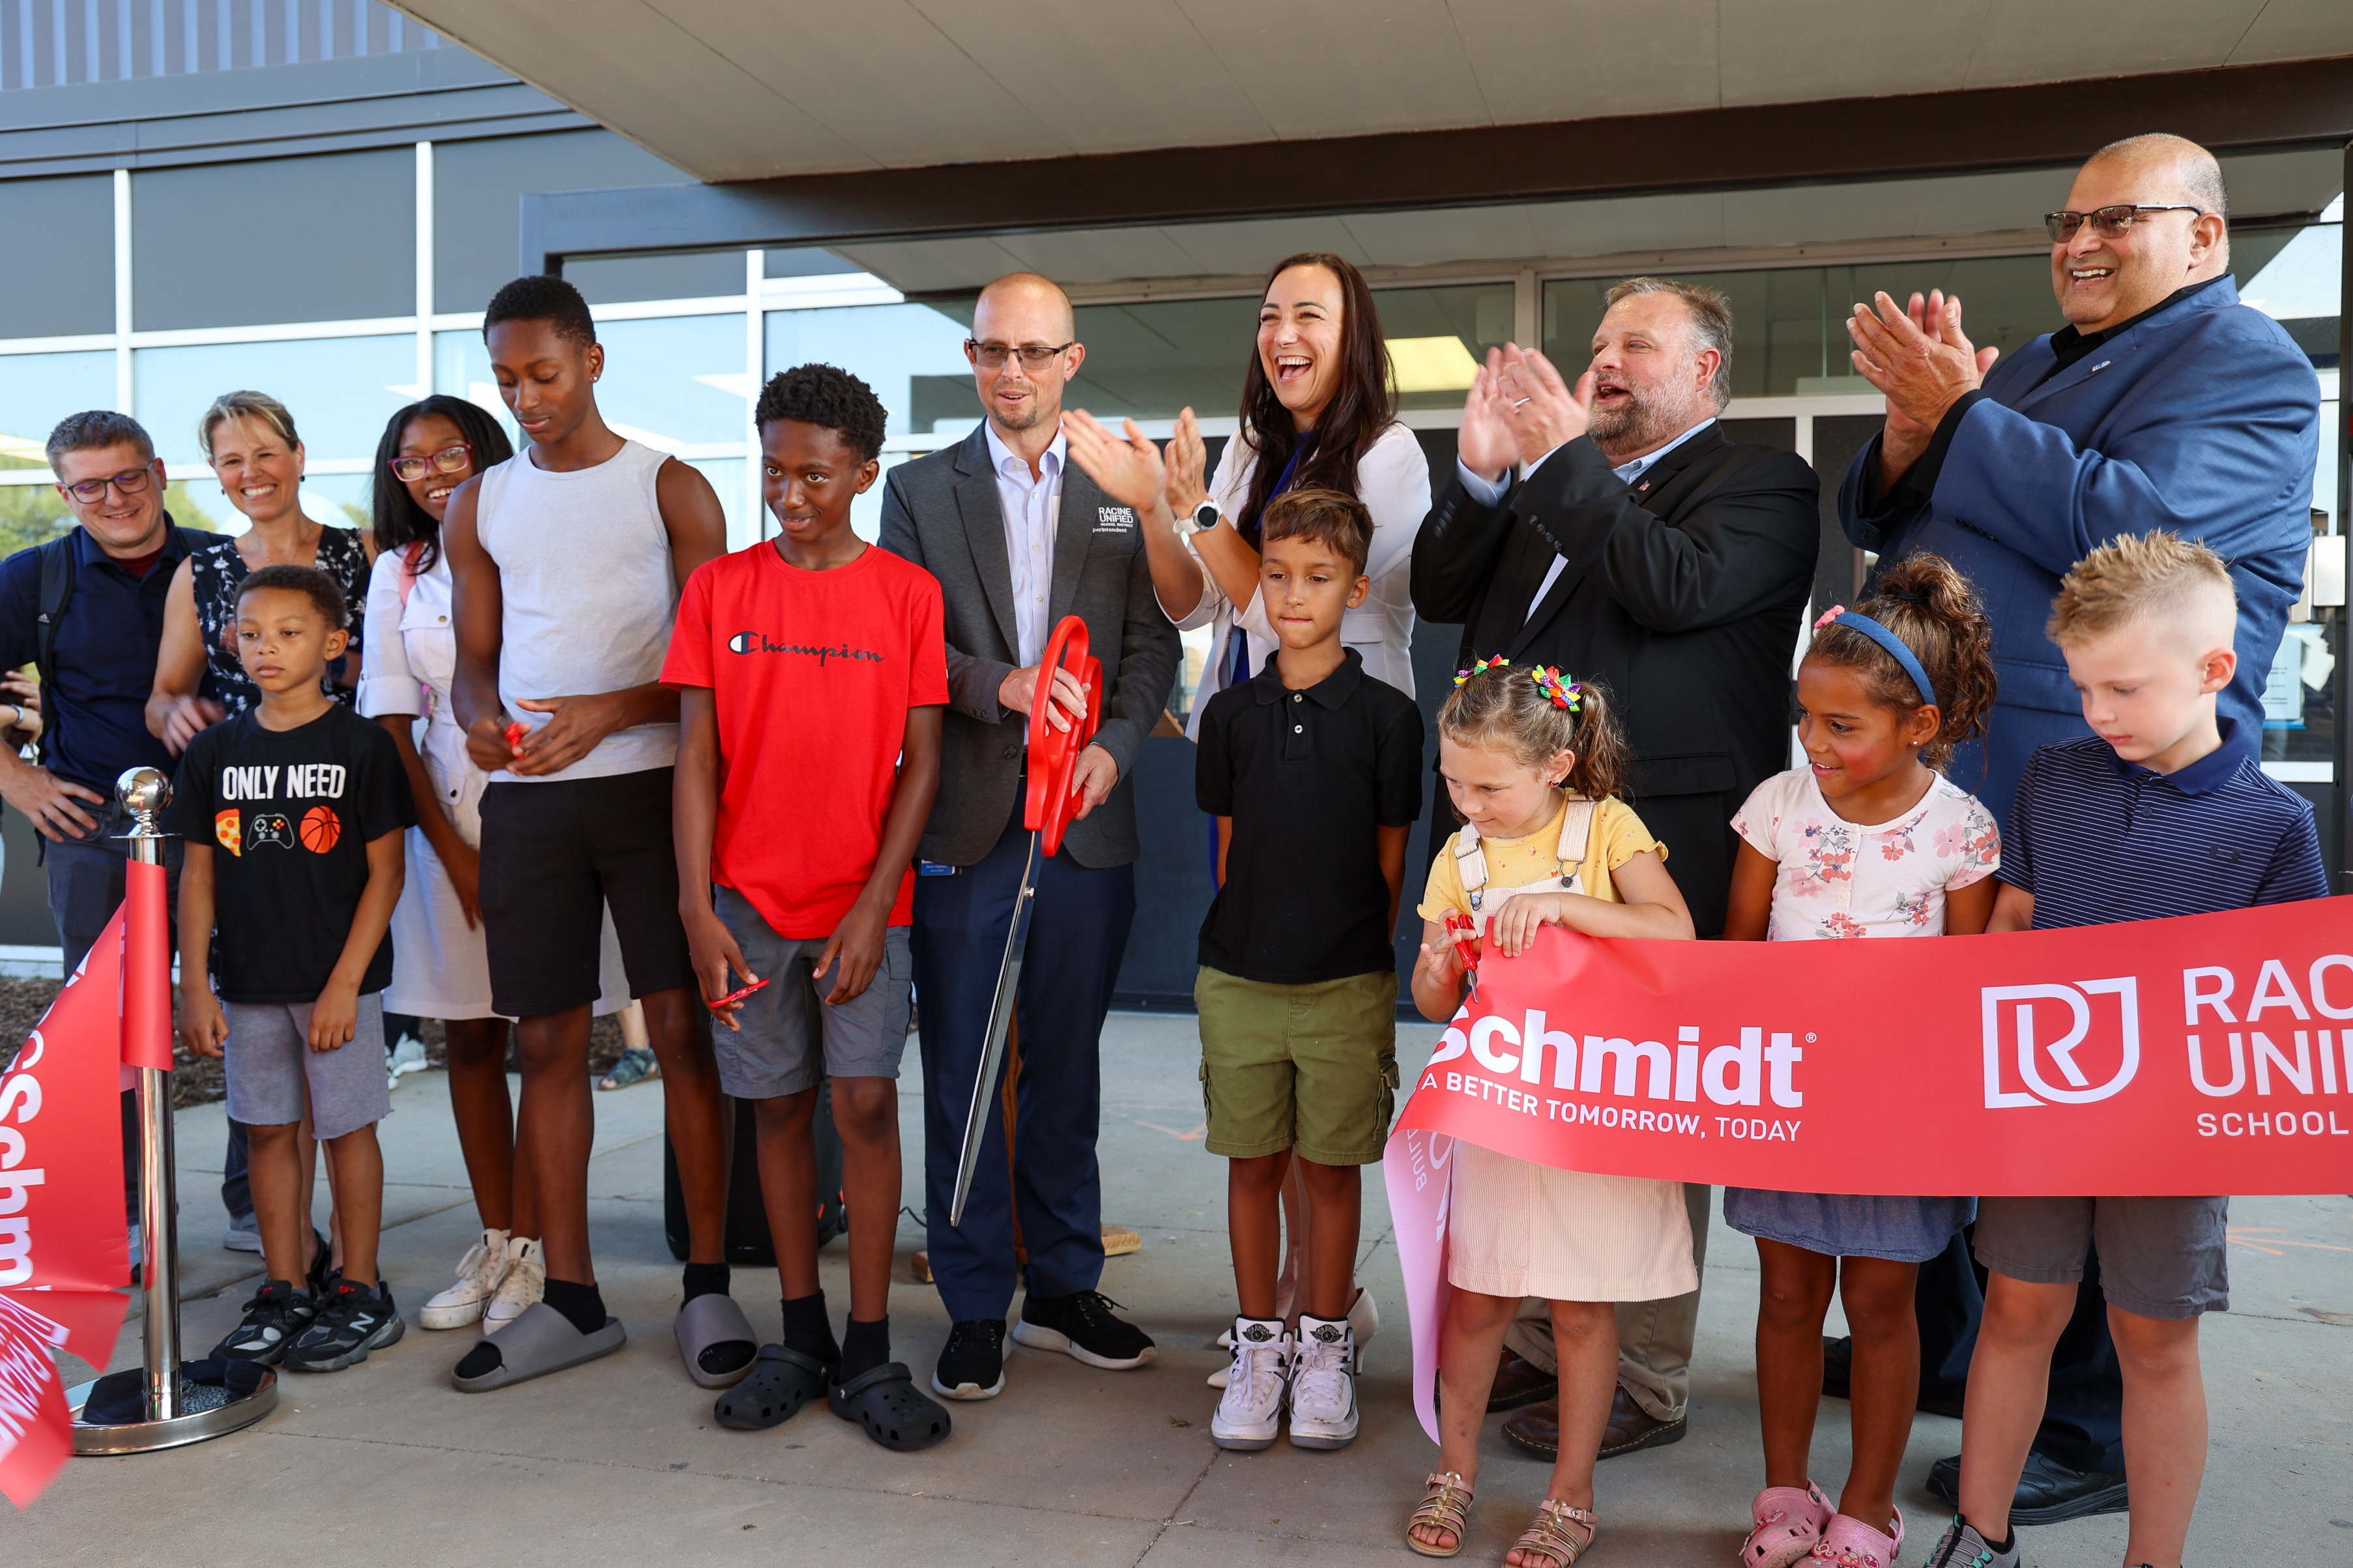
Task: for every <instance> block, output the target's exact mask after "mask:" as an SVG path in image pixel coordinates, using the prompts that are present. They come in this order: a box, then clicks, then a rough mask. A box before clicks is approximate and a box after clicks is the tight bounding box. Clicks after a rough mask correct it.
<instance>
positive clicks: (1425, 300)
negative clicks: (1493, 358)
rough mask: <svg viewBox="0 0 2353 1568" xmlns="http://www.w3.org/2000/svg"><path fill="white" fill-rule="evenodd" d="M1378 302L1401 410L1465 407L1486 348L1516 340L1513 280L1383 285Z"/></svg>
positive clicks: (1375, 295)
mask: <svg viewBox="0 0 2353 1568" xmlns="http://www.w3.org/2000/svg"><path fill="white" fill-rule="evenodd" d="M1373 302H1374V303H1375V304H1377V305H1378V306H1379V307H1380V312H1381V333H1382V335H1383V336H1384V337H1386V338H1387V339H1388V345H1389V363H1390V365H1391V367H1392V368H1393V369H1394V371H1395V372H1396V374H1397V384H1398V407H1400V408H1460V407H1461V406H1462V395H1463V394H1464V393H1466V392H1468V391H1470V390H1471V380H1472V376H1473V375H1474V374H1476V373H1477V371H1478V369H1479V366H1480V364H1481V363H1482V362H1483V361H1484V360H1485V359H1486V357H1487V351H1488V350H1489V349H1492V348H1501V347H1503V345H1504V344H1505V343H1507V342H1510V341H1511V339H1512V317H1513V314H1514V291H1513V288H1512V285H1511V284H1510V283H1508V282H1504V283H1474V284H1469V285H1464V286H1461V287H1457V288H1450V289H1377V290H1375V292H1374V295H1373Z"/></svg>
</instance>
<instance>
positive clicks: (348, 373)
mask: <svg viewBox="0 0 2353 1568" xmlns="http://www.w3.org/2000/svg"><path fill="white" fill-rule="evenodd" d="M416 374H417V340H416V339H415V338H414V337H411V336H407V335H406V334H404V335H401V336H397V337H373V338H319V339H312V340H309V341H304V342H280V343H209V344H205V345H202V346H199V347H193V348H166V349H139V350H136V351H134V357H133V359H132V380H133V384H134V385H135V386H136V387H137V395H136V397H135V402H136V403H137V405H138V406H137V409H136V413H137V415H138V416H139V422H140V423H141V424H142V425H144V426H147V429H148V433H149V434H150V435H152V436H153V437H155V446H156V449H157V450H158V451H159V452H160V453H161V454H162V455H163V456H164V458H165V459H166V460H167V461H169V462H171V463H174V464H178V465H184V466H192V467H194V468H199V469H201V468H203V467H204V458H203V448H201V447H198V446H197V444H196V421H197V420H198V419H200V418H202V417H203V416H204V412H205V410H206V409H207V408H209V407H211V406H212V403H213V399H215V398H216V397H218V396H219V395H221V394H222V393H224V392H230V391H234V390H236V389H237V388H240V387H250V388H252V389H254V390H256V391H259V392H266V393H268V394H269V395H270V396H272V397H275V398H276V399H278V401H280V403H283V404H284V405H286V407H287V411H288V412H290V414H292V415H293V416H294V428H295V429H296V430H297V431H299V432H300V433H301V437H302V444H303V447H304V448H305V450H306V451H307V452H308V454H309V456H310V457H311V458H312V459H313V460H317V459H320V458H363V459H364V458H373V457H375V446H376V442H377V441H378V440H379V439H380V438H382V437H383V435H384V426H385V422H386V421H387V420H389V419H390V418H391V417H392V416H393V415H394V414H396V413H397V412H398V411H399V410H400V409H401V407H402V406H403V405H406V404H408V403H411V402H414V401H415V400H416V397H417V386H416V384H415V381H414V378H415V376H416Z"/></svg>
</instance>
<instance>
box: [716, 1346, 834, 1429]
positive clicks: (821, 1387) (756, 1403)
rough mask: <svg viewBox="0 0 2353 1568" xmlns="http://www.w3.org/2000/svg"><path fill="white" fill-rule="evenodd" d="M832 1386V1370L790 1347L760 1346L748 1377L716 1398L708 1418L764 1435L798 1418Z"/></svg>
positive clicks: (721, 1423) (724, 1424)
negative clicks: (769, 1430) (812, 1401)
mask: <svg viewBox="0 0 2353 1568" xmlns="http://www.w3.org/2000/svg"><path fill="white" fill-rule="evenodd" d="M832 1382H833V1368H831V1367H829V1366H828V1365H826V1363H823V1362H821V1361H818V1360H816V1359H815V1358H813V1357H810V1356H805V1355H803V1354H801V1352H798V1351H797V1350H795V1349H793V1348H792V1346H790V1345H762V1346H761V1347H760V1353H759V1355H758V1356H757V1357H755V1358H754V1360H753V1363H752V1370H751V1372H750V1373H749V1374H747V1375H746V1376H745V1377H744V1380H743V1381H742V1382H741V1383H738V1384H736V1385H735V1386H734V1387H733V1388H731V1389H729V1390H728V1391H727V1392H726V1393H724V1394H721V1395H720V1396H719V1403H718V1404H717V1405H713V1406H712V1410H711V1414H712V1418H713V1419H714V1420H716V1421H717V1422H718V1423H719V1424H720V1425H721V1426H729V1427H733V1429H734V1430H736V1431H738V1432H765V1431H766V1430H767V1429H768V1428H769V1427H771V1426H783V1425H784V1424H785V1423H786V1422H787V1421H789V1420H791V1419H792V1418H793V1417H794V1416H796V1415H799V1414H800V1409H801V1406H802V1405H807V1403H808V1402H809V1401H810V1400H812V1399H815V1398H816V1397H817V1396H818V1394H823V1393H825V1392H826V1388H827V1385H828V1384H831V1383H832Z"/></svg>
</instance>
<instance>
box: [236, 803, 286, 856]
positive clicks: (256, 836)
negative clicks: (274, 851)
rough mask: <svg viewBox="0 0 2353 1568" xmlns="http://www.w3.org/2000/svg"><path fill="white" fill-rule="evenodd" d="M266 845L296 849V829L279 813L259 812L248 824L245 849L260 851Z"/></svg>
mask: <svg viewBox="0 0 2353 1568" xmlns="http://www.w3.org/2000/svg"><path fill="white" fill-rule="evenodd" d="M265 844H275V845H277V846H278V847H280V848H281V849H291V848H293V847H294V828H293V826H292V825H291V824H290V823H289V822H288V821H287V820H286V815H285V813H283V812H278V811H258V812H256V813H254V814H253V819H252V820H251V821H250V822H248V823H247V824H246V828H245V847H247V848H248V849H259V848H260V847H262V846H263V845H265Z"/></svg>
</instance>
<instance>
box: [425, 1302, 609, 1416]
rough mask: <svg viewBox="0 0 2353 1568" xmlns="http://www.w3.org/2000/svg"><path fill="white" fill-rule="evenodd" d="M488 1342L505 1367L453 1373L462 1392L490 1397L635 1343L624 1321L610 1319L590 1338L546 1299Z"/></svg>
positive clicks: (526, 1310)
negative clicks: (468, 1374) (470, 1374)
mask: <svg viewBox="0 0 2353 1568" xmlns="http://www.w3.org/2000/svg"><path fill="white" fill-rule="evenodd" d="M628 1342H629V1333H628V1330H627V1329H624V1328H623V1327H621V1320H620V1319H618V1318H607V1319H606V1320H605V1326H604V1327H603V1328H601V1329H598V1330H597V1331H596V1332H595V1333H593V1334H584V1333H582V1332H581V1331H579V1330H578V1329H575V1328H574V1327H573V1326H572V1320H571V1319H569V1318H567V1317H565V1315H564V1314H563V1313H561V1312H559V1311H557V1310H555V1309H554V1308H553V1307H551V1306H549V1305H548V1304H547V1303H546V1302H544V1301H534V1302H533V1303H532V1304H531V1305H530V1306H528V1307H526V1308H524V1309H523V1310H522V1316H521V1317H519V1318H517V1319H516V1320H515V1321H513V1322H512V1323H509V1324H508V1325H507V1326H506V1327H505V1328H503V1329H501V1330H500V1331H499V1332H498V1337H497V1338H496V1339H490V1340H484V1341H483V1343H485V1344H493V1345H496V1346H497V1347H498V1351H499V1364H498V1365H496V1366H494V1367H492V1368H491V1370H490V1371H488V1372H486V1373H482V1374H481V1375H480V1376H479V1377H460V1376H459V1375H458V1373H455V1372H452V1373H450V1374H449V1381H450V1383H451V1384H453V1385H455V1386H456V1387H457V1388H458V1389H459V1391H460V1392H462V1393H466V1394H488V1393H489V1392H490V1391H491V1390H492V1389H494V1388H505V1387H507V1386H509V1385H510V1384H517V1383H529V1382H530V1381H531V1380H532V1379H533V1378H534V1377H545V1376H546V1375H547V1374H548V1373H551V1372H562V1371H563V1370H564V1369H565V1367H568V1366H578V1365H579V1364H580V1363H583V1362H589V1361H595V1360H596V1358H597V1357H599V1356H608V1355H611V1354H612V1353H613V1352H615V1351H617V1350H619V1349H620V1348H621V1347H622V1346H623V1345H625V1344H627V1343H628Z"/></svg>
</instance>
